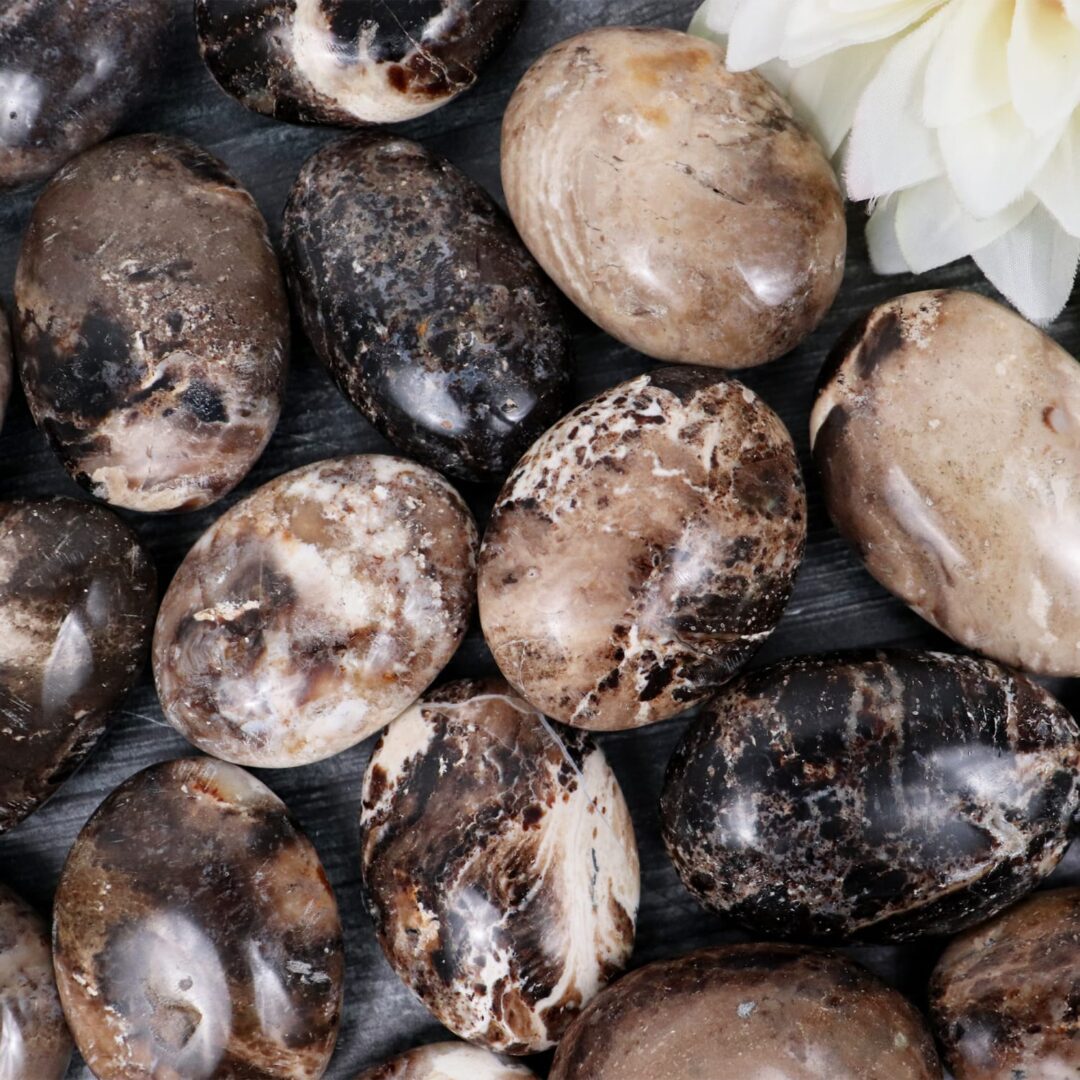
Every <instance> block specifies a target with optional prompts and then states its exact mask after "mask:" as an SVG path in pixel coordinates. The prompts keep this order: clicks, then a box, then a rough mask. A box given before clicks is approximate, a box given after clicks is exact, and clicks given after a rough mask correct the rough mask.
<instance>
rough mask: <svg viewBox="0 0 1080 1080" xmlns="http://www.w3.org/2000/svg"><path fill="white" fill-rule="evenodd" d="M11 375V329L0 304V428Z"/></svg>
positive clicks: (9, 396)
mask: <svg viewBox="0 0 1080 1080" xmlns="http://www.w3.org/2000/svg"><path fill="white" fill-rule="evenodd" d="M12 377H13V368H12V360H11V331H10V330H9V329H8V317H7V312H6V311H5V310H4V308H3V305H0V429H2V428H3V426H4V413H5V412H6V411H7V405H8V401H9V400H10V398H11V383H12Z"/></svg>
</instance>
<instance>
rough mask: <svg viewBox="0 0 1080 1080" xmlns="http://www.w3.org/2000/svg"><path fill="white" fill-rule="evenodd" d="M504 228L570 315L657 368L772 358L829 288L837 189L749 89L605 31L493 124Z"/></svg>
mask: <svg viewBox="0 0 1080 1080" xmlns="http://www.w3.org/2000/svg"><path fill="white" fill-rule="evenodd" d="M502 179H503V188H504V190H505V192H506V200H507V204H508V206H509V208H510V214H511V216H512V217H513V219H514V223H515V224H516V225H517V227H518V230H519V231H520V233H521V236H522V238H523V239H524V241H525V243H526V244H527V245H528V246H529V248H530V250H531V251H532V253H533V254H534V255H535V256H536V258H537V259H538V260H539V262H540V265H541V266H543V267H544V269H545V270H546V271H547V272H548V273H549V274H550V275H551V277H552V278H553V279H554V281H555V283H556V284H557V285H558V286H559V287H560V288H561V289H562V290H563V292H565V293H566V294H567V296H569V297H570V299H571V300H573V301H574V303H575V304H577V305H578V307H580V308H581V310H582V311H584V312H585V314H586V315H588V316H589V318H591V319H592V320H593V321H594V322H596V323H599V325H600V326H601V327H603V328H604V329H605V330H607V331H608V333H610V334H612V335H613V336H614V337H616V338H618V339H619V340H620V341H622V342H625V343H626V344H627V345H630V346H631V347H632V348H635V349H638V350H640V351H641V352H643V353H646V354H647V355H649V356H653V357H656V358H657V359H659V360H672V361H677V362H680V363H688V364H707V365H710V366H714V367H721V368H743V367H750V366H752V365H754V364H761V363H764V362H765V361H767V360H772V359H774V358H775V357H778V356H781V355H782V354H783V353H786V352H788V351H790V350H791V349H793V348H794V347H795V346H796V345H798V344H799V342H800V341H802V340H803V339H804V338H805V337H806V336H807V335H808V334H809V333H810V332H811V331H812V330H813V329H814V328H815V327H816V326H817V324H818V323H819V322H820V321H821V319H822V317H823V316H824V315H825V312H826V311H827V310H828V309H829V306H830V305H831V304H832V302H833V299H834V298H835V296H836V292H837V289H838V288H839V286H840V280H841V278H842V276H843V270H844V253H845V243H846V227H845V223H844V208H843V198H842V197H841V194H840V189H839V187H838V186H837V182H836V177H835V176H834V175H833V171H832V168H831V167H830V165H829V163H828V161H827V160H826V158H825V155H824V153H823V152H822V150H821V148H820V147H819V146H818V144H817V143H816V142H814V140H813V139H812V138H811V137H810V136H809V135H808V134H807V133H806V132H805V131H804V130H803V129H802V128H801V127H800V126H799V125H798V124H797V123H796V121H795V120H794V119H793V117H792V113H791V109H790V107H789V106H788V104H787V103H786V102H785V101H784V100H783V99H782V98H781V97H780V96H779V94H777V93H776V92H775V91H774V90H773V89H772V87H770V86H769V84H768V83H767V82H766V81H765V80H764V79H762V78H761V76H759V75H757V74H755V73H753V72H741V73H737V74H736V73H732V72H729V71H728V70H727V69H726V68H725V67H724V53H723V50H722V49H720V48H719V47H718V46H716V45H714V44H712V43H711V42H707V41H703V40H701V39H699V38H694V37H690V36H689V35H687V34H682V33H679V32H677V31H675V30H662V29H657V28H640V27H625V26H608V27H601V28H599V29H594V30H588V31H586V32H585V33H583V34H579V35H577V36H576V37H572V38H570V39H569V40H568V41H564V42H562V43H561V44H559V45H556V46H555V47H554V48H552V49H550V50H548V52H546V53H545V54H544V55H543V56H541V57H540V59H539V60H537V61H536V63H534V64H533V66H532V67H531V68H530V69H529V70H528V71H527V72H526V74H525V76H524V78H523V79H522V80H521V83H520V84H519V85H518V88H517V90H516V91H515V92H514V96H513V97H512V98H511V99H510V104H509V105H508V107H507V110H506V114H505V116H504V118H503V129H502Z"/></svg>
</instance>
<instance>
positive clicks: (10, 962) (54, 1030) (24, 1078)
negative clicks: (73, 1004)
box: [0, 885, 71, 1080]
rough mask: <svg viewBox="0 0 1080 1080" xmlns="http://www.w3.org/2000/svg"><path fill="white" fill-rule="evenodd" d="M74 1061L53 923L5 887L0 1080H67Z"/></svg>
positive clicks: (0, 926) (1, 894) (0, 894)
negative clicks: (62, 1005)
mask: <svg viewBox="0 0 1080 1080" xmlns="http://www.w3.org/2000/svg"><path fill="white" fill-rule="evenodd" d="M70 1059H71V1036H70V1035H69V1034H68V1029H67V1025H66V1024H65V1023H64V1015H63V1013H62V1012H61V1011H60V998H59V996H58V995H57V992H56V979H55V978H54V976H53V964H52V945H51V943H50V941H49V930H48V927H47V926H46V925H45V920H44V919H42V918H41V916H40V915H38V914H37V912H36V911H34V910H33V909H32V908H31V907H30V906H29V905H27V904H26V903H24V902H23V901H22V899H20V897H18V896H16V895H15V893H13V892H12V891H11V890H10V889H8V888H7V887H6V886H4V885H0V1080H63V1077H64V1076H65V1075H66V1074H67V1067H68V1061H70Z"/></svg>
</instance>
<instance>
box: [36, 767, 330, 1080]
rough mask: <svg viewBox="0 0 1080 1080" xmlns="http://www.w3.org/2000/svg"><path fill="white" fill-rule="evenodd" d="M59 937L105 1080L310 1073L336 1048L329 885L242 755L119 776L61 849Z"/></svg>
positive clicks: (87, 1044)
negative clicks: (236, 759) (238, 759)
mask: <svg viewBox="0 0 1080 1080" xmlns="http://www.w3.org/2000/svg"><path fill="white" fill-rule="evenodd" d="M53 940H54V949H55V963H56V975H57V982H58V985H59V988H60V999H61V1001H62V1002H63V1006H64V1015H65V1016H66V1017H67V1019H68V1023H69V1024H70V1026H71V1030H72V1033H73V1034H74V1036H75V1042H76V1045H77V1046H78V1048H79V1051H80V1053H81V1054H82V1055H83V1058H84V1059H85V1060H86V1062H87V1064H88V1065H89V1066H90V1068H91V1069H92V1070H93V1072H94V1074H95V1075H96V1076H97V1077H98V1078H99V1080H144V1078H148V1077H155V1078H166V1077H169V1078H172V1077H176V1078H180V1077H184V1078H195V1077H198V1078H207V1080H209V1078H210V1077H213V1078H214V1080H255V1078H258V1080H279V1078H280V1080H308V1078H316V1077H320V1076H322V1074H323V1072H324V1070H325V1068H326V1065H327V1062H328V1061H329V1059H330V1055H331V1053H332V1052H333V1048H334V1042H335V1040H336V1038H337V1029H338V1022H339V1016H340V1010H341V988H342V982H343V978H344V956H343V953H342V941H341V924H340V922H339V919H338V910H337V904H336V902H335V900H334V894H333V893H332V892H331V890H330V886H329V884H328V883H327V880H326V875H325V874H324V873H323V869H322V866H321V864H320V863H319V857H318V855H317V854H316V853H315V849H314V847H312V845H311V842H310V841H309V840H308V839H307V837H306V836H304V834H303V833H301V832H300V831H299V830H298V829H297V828H296V826H295V825H294V824H293V823H292V820H291V819H290V818H289V816H288V813H287V812H286V809H285V805H284V804H283V803H282V802H281V800H280V799H279V798H278V797H277V796H276V795H275V794H274V793H273V792H272V791H271V790H270V789H269V788H268V787H266V786H265V785H264V784H262V783H260V782H259V781H258V780H256V779H255V778H254V777H253V776H251V775H250V774H249V773H246V772H245V771H244V770H243V769H240V768H237V767H236V766H235V765H227V764H225V763H223V762H220V761H213V760H211V759H209V758H186V759H180V760H177V761H169V762H165V763H163V764H160V765H152V766H150V767H149V768H148V769H144V770H143V771H142V772H140V773H136V774H135V775H134V776H132V777H130V778H129V779H128V780H127V781H125V782H124V783H123V784H121V786H120V787H119V788H117V789H116V791H114V792H113V793H112V794H111V795H110V796H109V797H108V798H107V799H106V800H105V802H103V803H102V804H101V806H100V807H99V808H98V810H97V811H96V813H95V814H94V816H93V817H92V818H91V819H90V820H89V822H87V824H86V825H85V827H84V828H83V830H82V832H81V833H80V834H79V837H78V839H77V840H76V841H75V845H74V847H73V848H72V849H71V853H70V854H69V855H68V859H67V862H66V864H65V866H64V872H63V875H62V876H61V879H60V885H59V887H58V889H57V893H56V902H55V909H54V924H53Z"/></svg>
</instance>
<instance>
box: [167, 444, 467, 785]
mask: <svg viewBox="0 0 1080 1080" xmlns="http://www.w3.org/2000/svg"><path fill="white" fill-rule="evenodd" d="M476 547H477V535H476V525H475V524H474V522H473V519H472V516H471V515H470V514H469V511H468V509H467V508H466V506H465V504H464V503H463V502H462V500H461V498H460V496H459V495H458V494H457V492H456V491H454V489H453V488H452V487H451V486H450V485H449V484H448V483H447V482H446V481H445V480H443V478H442V477H441V476H439V474H438V473H435V472H433V471H432V470H430V469H426V468H424V466H422V465H416V464H414V463H412V462H408V461H405V460H403V459H401V458H393V457H384V456H381V455H375V454H373V455H366V456H357V457H347V458H336V459H330V460H327V461H320V462H316V463H315V464H313V465H308V466H305V467H303V468H301V469H296V470H294V471H293V472H290V473H286V474H285V475H284V476H279V477H278V478H277V479H276V480H273V481H271V482H270V483H269V484H265V485H264V486H263V487H261V488H259V489H258V490H257V491H256V492H255V493H254V494H252V495H249V496H248V497H247V498H246V499H244V500H243V501H242V502H239V503H237V505H236V506H234V507H233V508H232V509H231V510H229V511H228V512H227V513H226V514H224V515H222V517H220V518H219V519H218V520H217V521H216V522H215V523H214V524H213V525H212V526H211V527H210V528H209V529H208V530H207V531H206V532H205V533H204V534H203V535H202V537H201V538H200V539H199V540H198V542H197V543H196V544H195V546H194V547H193V548H192V549H191V551H190V552H189V553H188V555H187V558H186V559H185V560H184V562H183V564H182V565H181V566H180V569H179V570H178V571H177V573H176V576H175V577H174V578H173V581H172V584H171V585H170V586H169V590H168V592H167V593H166V595H165V599H164V600H163V601H162V605H161V611H160V613H159V615H158V622H157V627H156V630H155V633H154V676H155V678H156V680H157V688H158V694H159V695H160V698H161V705H162V708H163V709H164V711H165V716H166V718H167V719H168V720H169V721H170V722H171V723H172V724H173V725H174V726H175V727H176V728H177V729H178V730H179V731H180V732H181V733H182V734H183V735H184V736H185V737H186V738H188V739H190V740H191V741H192V742H193V743H194V744H195V745H196V746H198V747H199V748H200V749H201V750H205V751H206V752H207V753H211V754H213V755H215V756H216V757H220V758H224V759H226V760H228V761H235V762H239V763H240V764H244V765H257V766H260V767H264V768H279V767H284V766H289V765H301V764H305V763H307V762H310V761H318V760H319V759H321V758H325V757H329V756H330V755H331V754H336V753H338V752H340V751H341V750H345V749H346V748H348V747H350V746H352V745H353V744H355V743H357V742H359V741H360V740H361V739H364V738H366V737H367V736H368V735H371V734H372V733H373V732H375V731H377V730H378V729H379V728H381V727H383V726H384V725H385V724H387V723H389V722H390V721H391V720H393V718H394V717H395V716H397V715H398V713H400V712H401V710H402V709H404V708H406V707H407V706H408V705H410V704H411V703H412V702H413V701H415V700H416V698H417V697H419V695H420V694H421V693H422V692H423V691H424V690H425V689H426V688H427V687H428V685H429V684H430V683H431V682H432V680H433V679H434V678H435V677H436V676H437V675H438V674H439V672H440V671H441V670H442V668H443V667H444V666H445V665H446V663H447V661H448V660H449V659H450V657H451V656H453V654H454V651H455V650H456V649H457V647H458V645H459V644H460V643H461V639H462V637H463V636H464V634H465V630H466V629H467V627H468V622H469V615H470V613H471V611H472V605H473V592H474V588H475V561H476Z"/></svg>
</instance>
